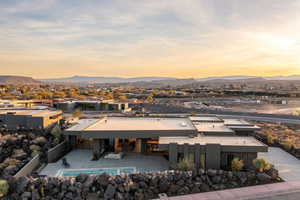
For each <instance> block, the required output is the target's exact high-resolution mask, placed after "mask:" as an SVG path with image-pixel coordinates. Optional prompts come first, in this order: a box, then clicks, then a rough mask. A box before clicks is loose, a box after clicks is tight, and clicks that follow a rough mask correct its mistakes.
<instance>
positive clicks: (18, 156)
mask: <svg viewBox="0 0 300 200" xmlns="http://www.w3.org/2000/svg"><path fill="white" fill-rule="evenodd" d="M11 158H15V159H18V160H23V159H25V158H27V153H25V152H24V150H23V149H15V150H14V151H13V155H12V156H11Z"/></svg>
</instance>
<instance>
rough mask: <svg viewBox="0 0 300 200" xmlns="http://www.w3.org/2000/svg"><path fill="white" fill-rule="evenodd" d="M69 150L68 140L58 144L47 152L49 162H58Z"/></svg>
mask: <svg viewBox="0 0 300 200" xmlns="http://www.w3.org/2000/svg"><path fill="white" fill-rule="evenodd" d="M67 151H68V143H67V142H66V141H64V142H62V143H60V144H58V145H56V146H55V147H53V148H52V149H50V150H49V151H48V152H47V155H48V156H47V157H48V163H51V162H56V161H57V160H58V159H59V158H61V157H62V156H64V154H65V153H66V152H67Z"/></svg>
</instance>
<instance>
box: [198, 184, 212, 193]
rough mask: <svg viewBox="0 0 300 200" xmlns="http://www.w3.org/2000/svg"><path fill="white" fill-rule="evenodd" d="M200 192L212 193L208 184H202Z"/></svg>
mask: <svg viewBox="0 0 300 200" xmlns="http://www.w3.org/2000/svg"><path fill="white" fill-rule="evenodd" d="M200 191H201V192H209V191H210V188H209V186H208V185H207V184H205V183H202V184H201V185H200Z"/></svg>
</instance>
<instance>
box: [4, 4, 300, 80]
mask: <svg viewBox="0 0 300 200" xmlns="http://www.w3.org/2000/svg"><path fill="white" fill-rule="evenodd" d="M299 2H300V1H298V0H295V1H291V2H289V3H284V2H283V1H282V0H272V1H271V3H270V1H269V0H253V1H240V0H215V1H208V0H185V1H182V0H173V1H167V0H160V1H146V0H141V1H127V0H111V1H99V0H87V1H82V0H64V1H58V0H43V1H40V0H18V1H17V0H13V1H12V0H10V1H9V0H3V1H1V2H0V43H1V47H0V56H1V60H2V61H0V68H1V66H7V65H10V66H11V67H10V68H9V69H10V70H13V71H18V68H19V67H21V66H23V64H24V63H26V66H28V69H30V67H32V68H34V69H36V66H37V65H41V66H45V68H47V67H49V66H52V65H55V66H57V67H53V68H51V69H58V68H60V70H61V69H62V68H63V67H64V66H73V67H76V69H77V70H78V73H84V72H85V70H86V69H87V68H89V70H90V71H92V72H94V73H104V72H105V73H107V75H112V74H114V73H115V72H116V71H120V72H122V73H125V72H126V73H127V74H126V75H130V74H135V73H141V74H143V73H144V72H146V73H148V74H149V73H151V71H152V72H153V73H160V72H159V71H163V73H164V74H167V73H170V75H172V74H175V73H176V75H181V76H190V75H191V74H194V73H193V71H197V72H199V71H201V70H200V68H201V69H203V68H204V67H205V66H210V67H211V70H210V71H211V72H210V73H212V70H213V69H215V71H216V72H220V66H228V67H229V68H230V69H232V71H234V72H236V71H237V70H242V69H245V67H241V66H248V67H247V70H246V71H245V72H246V73H247V71H248V69H249V67H250V68H251V66H253V67H252V68H254V67H256V66H265V67H266V68H268V67H272V66H273V67H274V68H276V69H277V68H278V67H281V68H284V67H286V66H287V65H288V63H299V62H300V60H299V56H298V55H299V53H300V45H299V41H300V36H299V34H298V33H299V31H300V28H298V27H300V16H299V14H298V11H299V8H300V4H299ZM83 66H84V67H83ZM100 66H101V67H100ZM106 66H108V67H107V68H108V69H104V68H105V67H106ZM111 68H115V69H116V70H111ZM137 69H138V70H139V71H138V72H137V71H136V70H137ZM174 69H176V70H174ZM46 71H47V70H46ZM64 71H65V73H67V72H68V71H69V70H68V69H67V68H66V69H65V70H64ZM109 71H110V74H109V73H108V72H109ZM175 71H176V72H175ZM187 71H188V72H187ZM8 72H12V71H8ZM225 72H228V73H230V70H228V69H224V73H225ZM46 74H47V72H45V76H46Z"/></svg>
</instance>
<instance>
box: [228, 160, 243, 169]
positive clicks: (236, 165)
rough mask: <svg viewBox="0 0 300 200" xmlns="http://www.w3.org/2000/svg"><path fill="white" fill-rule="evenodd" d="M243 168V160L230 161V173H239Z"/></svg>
mask: <svg viewBox="0 0 300 200" xmlns="http://www.w3.org/2000/svg"><path fill="white" fill-rule="evenodd" d="M243 167H244V162H243V160H240V159H239V158H234V159H233V160H232V161H231V170H232V171H241V169H243Z"/></svg>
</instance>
